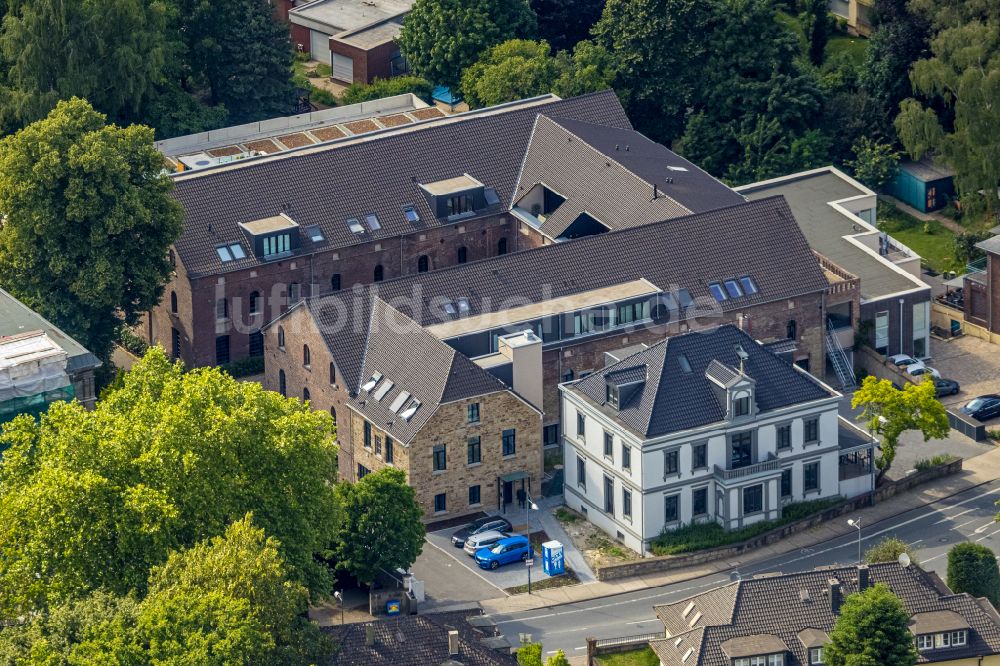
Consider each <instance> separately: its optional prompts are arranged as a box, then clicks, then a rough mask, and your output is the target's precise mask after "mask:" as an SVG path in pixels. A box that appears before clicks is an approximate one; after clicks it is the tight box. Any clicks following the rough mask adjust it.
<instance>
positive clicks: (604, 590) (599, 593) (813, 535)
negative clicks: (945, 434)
mask: <svg viewBox="0 0 1000 666" xmlns="http://www.w3.org/2000/svg"><path fill="white" fill-rule="evenodd" d="M998 472H1000V448H997V449H993V450H991V451H989V452H987V453H984V454H983V455H980V456H976V457H975V458H970V459H968V460H966V461H965V462H964V463H963V470H962V472H961V473H959V474H954V475H952V476H946V477H942V478H940V479H937V480H935V481H932V482H930V483H927V484H925V485H923V486H920V487H918V488H915V489H913V490H910V491H908V492H905V493H900V494H899V495H896V496H895V497H893V498H892V499H890V500H887V501H885V502H883V503H882V504H878V505H876V506H874V507H871V508H868V509H862V510H860V511H858V512H857V515H858V516H859V517H860V518H861V521H862V524H863V525H866V526H870V525H874V524H875V523H877V522H879V521H881V520H885V519H887V518H892V517H893V516H896V515H899V514H901V513H905V512H907V511H910V510H912V509H916V508H919V507H921V506H925V505H927V504H930V503H931V502H936V501H938V500H941V499H944V498H946V497H950V496H952V495H955V494H957V493H960V492H963V491H965V490H968V489H969V488H973V487H975V486H978V485H981V484H984V483H989V482H990V481H993V480H995V479H997V478H998V477H1000V474H998ZM539 513H541V512H539ZM853 531H854V528H852V527H850V526H849V525H847V522H846V521H834V522H830V523H826V524H823V525H819V526H817V527H814V528H813V529H811V530H808V531H806V532H801V533H799V534H796V535H793V536H791V537H789V538H787V539H785V540H784V541H781V542H780V543H777V544H774V545H771V546H767V547H765V548H761V549H759V550H756V551H754V552H752V553H747V554H746V555H744V556H743V558H742V559H740V560H738V561H733V560H719V561H717V562H710V563H707V564H705V565H703V566H700V567H690V568H687V569H676V570H673V571H668V572H664V573H662V574H655V575H650V576H639V577H636V578H629V579H625V580H620V581H614V582H608V583H603V582H593V583H589V584H584V585H574V586H571V587H561V588H554V589H549V590H541V591H539V592H535V593H533V594H531V595H527V594H518V595H514V596H511V597H506V598H503V599H490V600H487V601H483V602H480V605H481V606H482V608H483V611H484V612H485V613H486V614H487V615H496V614H506V613H516V612H520V611H527V610H534V609H537V608H545V607H549V606H556V605H559V604H566V603H573V602H577V601H587V600H589V599H597V598H602V597H608V596H611V595H615V594H621V593H623V592H632V591H635V590H642V589H646V588H651V587H659V586H662V585H671V584H674V583H682V582H684V581H688V580H692V579H695V578H701V577H702V576H708V575H712V574H716V573H720V572H724V571H728V570H730V569H732V568H733V567H736V566H746V565H748V564H751V563H753V562H757V561H760V560H766V559H769V558H772V557H775V556H777V555H781V554H784V553H789V552H792V551H797V550H801V549H802V548H810V547H813V546H815V545H816V544H819V543H823V542H825V541H829V540H831V539H835V538H837V537H840V536H843V535H845V534H848V533H851V532H853Z"/></svg>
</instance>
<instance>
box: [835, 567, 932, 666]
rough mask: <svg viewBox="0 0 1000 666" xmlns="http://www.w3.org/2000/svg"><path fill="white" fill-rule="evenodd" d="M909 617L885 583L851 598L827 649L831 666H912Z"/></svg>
mask: <svg viewBox="0 0 1000 666" xmlns="http://www.w3.org/2000/svg"><path fill="white" fill-rule="evenodd" d="M909 622H910V614H909V613H908V612H907V611H906V608H905V607H904V606H903V602H901V601H900V600H899V598H898V597H897V596H896V595H894V594H893V593H892V591H891V590H890V589H889V588H888V587H887V586H886V585H884V584H883V583H879V584H877V585H875V586H873V587H870V588H868V589H867V590H865V591H864V592H858V593H856V594H852V595H849V596H848V597H847V599H845V600H844V604H843V605H842V606H841V608H840V615H839V616H838V617H837V623H836V624H835V625H834V627H833V631H831V632H830V642H829V643H827V644H826V646H824V649H823V657H824V662H825V663H826V664H827V665H828V666H912V665H913V664H916V663H917V649H916V647H915V646H914V644H913V634H911V633H910V628H909Z"/></svg>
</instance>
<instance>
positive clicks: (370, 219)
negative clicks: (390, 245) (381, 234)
mask: <svg viewBox="0 0 1000 666" xmlns="http://www.w3.org/2000/svg"><path fill="white" fill-rule="evenodd" d="M365 222H367V223H368V228H369V229H371V230H372V231H378V230H379V229H381V228H382V225H381V224H379V222H378V215H376V214H375V213H369V214H368V215H365Z"/></svg>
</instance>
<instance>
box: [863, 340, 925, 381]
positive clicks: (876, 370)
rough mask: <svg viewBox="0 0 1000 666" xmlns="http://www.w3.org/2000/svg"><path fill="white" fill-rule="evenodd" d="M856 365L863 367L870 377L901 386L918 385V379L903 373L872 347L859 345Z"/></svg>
mask: <svg viewBox="0 0 1000 666" xmlns="http://www.w3.org/2000/svg"><path fill="white" fill-rule="evenodd" d="M854 365H855V366H861V367H862V368H864V369H865V371H866V372H867V373H868V374H869V375H873V376H875V377H878V378H879V379H888V380H889V381H891V382H895V383H896V384H898V385H899V386H906V385H907V384H912V383H916V377H911V376H910V375H908V374H906V373H905V372H902V371H901V370H900V369H899V368H898V367H896V364H894V363H890V362H888V361H887V360H885V358H884V357H883V356H882V355H881V354H879V353H878V352H876V351H875V350H874V349H872V348H871V347H866V346H864V345H858V347H857V349H855V350H854Z"/></svg>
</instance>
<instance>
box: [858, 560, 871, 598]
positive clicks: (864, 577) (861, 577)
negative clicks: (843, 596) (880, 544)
mask: <svg viewBox="0 0 1000 666" xmlns="http://www.w3.org/2000/svg"><path fill="white" fill-rule="evenodd" d="M869 585H870V584H869V581H868V565H867V564H859V565H858V592H864V591H865V590H867V589H868V587H869Z"/></svg>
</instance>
